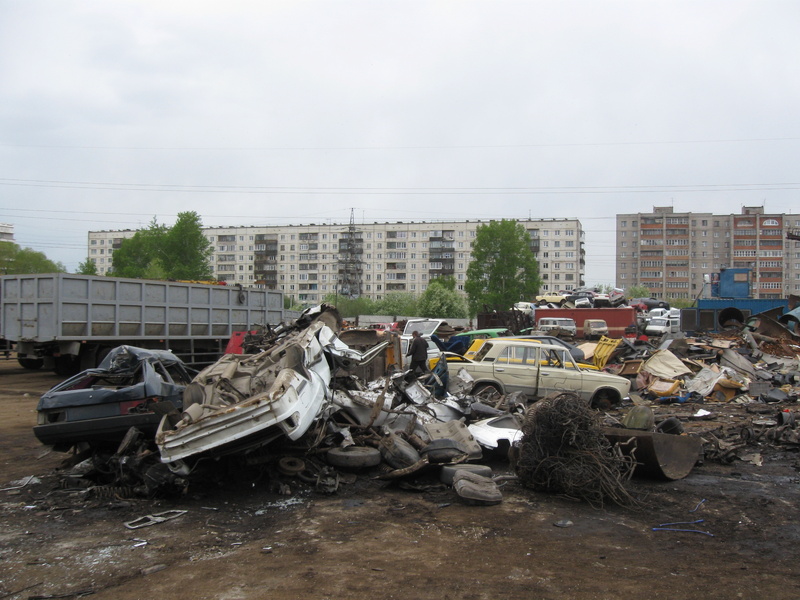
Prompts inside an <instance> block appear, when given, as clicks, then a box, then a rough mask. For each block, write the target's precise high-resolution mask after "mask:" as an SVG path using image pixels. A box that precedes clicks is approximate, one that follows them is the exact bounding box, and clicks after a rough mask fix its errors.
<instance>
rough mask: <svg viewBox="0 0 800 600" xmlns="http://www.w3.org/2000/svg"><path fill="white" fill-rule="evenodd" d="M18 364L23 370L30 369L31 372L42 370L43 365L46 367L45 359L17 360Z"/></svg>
mask: <svg viewBox="0 0 800 600" xmlns="http://www.w3.org/2000/svg"><path fill="white" fill-rule="evenodd" d="M17 362H19V364H20V366H21V367H22V368H24V369H30V370H31V371H35V370H37V369H41V368H42V365H44V359H42V358H27V357H25V358H17Z"/></svg>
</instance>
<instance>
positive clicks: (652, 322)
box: [650, 318, 667, 327]
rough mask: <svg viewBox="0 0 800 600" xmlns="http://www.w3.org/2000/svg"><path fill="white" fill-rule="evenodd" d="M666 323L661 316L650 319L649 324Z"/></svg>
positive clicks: (658, 324)
mask: <svg viewBox="0 0 800 600" xmlns="http://www.w3.org/2000/svg"><path fill="white" fill-rule="evenodd" d="M666 324H667V320H666V319H661V318H655V319H650V325H654V326H656V327H658V326H661V325H666Z"/></svg>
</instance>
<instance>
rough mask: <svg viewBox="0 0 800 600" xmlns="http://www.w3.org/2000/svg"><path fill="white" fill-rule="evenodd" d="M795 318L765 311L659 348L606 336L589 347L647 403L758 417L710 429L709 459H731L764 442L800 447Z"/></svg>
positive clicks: (799, 340) (799, 349)
mask: <svg viewBox="0 0 800 600" xmlns="http://www.w3.org/2000/svg"><path fill="white" fill-rule="evenodd" d="M795 319H796V317H794V316H793V315H792V314H791V313H789V314H787V315H784V316H783V317H780V319H776V318H774V317H772V316H770V315H768V314H765V313H761V314H758V315H754V316H752V317H750V318H749V319H747V320H746V322H739V321H731V322H729V325H730V326H729V327H728V328H726V329H724V330H723V331H722V332H720V333H709V334H707V335H699V336H696V337H692V338H685V339H674V340H669V341H667V342H665V343H664V344H662V345H661V346H659V347H655V346H653V345H652V344H650V343H648V342H642V341H636V342H634V341H631V340H627V339H625V340H608V339H604V340H601V341H600V343H598V344H596V345H588V344H584V345H582V346H581V349H583V350H584V352H586V353H588V354H589V357H590V358H593V359H594V361H595V364H599V365H601V366H604V367H606V368H607V370H610V371H612V372H615V373H617V374H618V375H622V376H625V377H628V378H629V379H631V381H632V386H631V390H632V392H636V393H635V394H634V393H632V394H631V396H632V398H633V399H634V400H635V401H636V402H637V403H639V404H650V405H654V406H658V405H670V404H675V405H685V404H698V403H702V404H704V405H705V408H704V409H702V410H703V411H705V412H702V413H701V412H699V413H697V414H698V415H708V414H711V411H713V410H714V408H715V407H717V409H718V408H719V407H722V406H728V405H731V406H734V405H735V406H741V407H743V409H744V410H746V411H747V412H748V413H751V414H756V415H758V417H757V418H756V419H753V420H751V422H750V423H748V424H746V425H742V424H738V425H737V426H736V427H734V428H733V429H731V428H730V427H725V426H723V425H719V426H717V425H714V427H711V428H708V430H707V431H706V432H704V433H703V434H702V437H703V440H704V452H705V457H706V458H707V459H716V460H721V461H723V462H729V461H731V460H733V459H734V458H735V457H737V456H738V457H741V456H745V455H746V453H747V452H749V450H748V446H753V445H754V444H758V443H759V442H763V441H769V442H770V443H771V444H772V445H779V444H780V445H789V446H791V447H794V448H796V447H800V431H798V430H797V429H796V425H795V419H794V412H793V410H792V408H791V406H790V405H791V404H795V403H797V401H798V399H800V336H798V335H797V334H796V333H795V332H794V331H793V330H790V329H789V328H788V327H787V326H786V325H793V324H794V323H795V322H796V320H795ZM706 409H711V410H706ZM764 414H771V415H772V416H771V417H768V418H764V417H763V415H764Z"/></svg>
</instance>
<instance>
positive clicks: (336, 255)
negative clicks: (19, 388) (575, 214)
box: [89, 219, 586, 303]
mask: <svg viewBox="0 0 800 600" xmlns="http://www.w3.org/2000/svg"><path fill="white" fill-rule="evenodd" d="M519 223H521V224H522V225H523V226H524V227H525V229H526V230H527V231H528V234H529V235H530V239H531V250H532V251H533V253H534V255H535V256H536V258H537V259H538V261H539V267H540V276H541V278H542V281H543V286H542V289H543V290H544V291H548V290H562V289H565V290H571V289H574V288H577V287H580V286H582V285H585V282H584V274H585V265H586V257H585V249H584V243H585V234H584V231H583V229H582V227H581V223H580V221H579V220H577V219H527V220H519ZM480 224H481V221H447V222H434V223H431V222H395V223H377V222H375V223H371V224H368V223H362V224H354V223H350V224H349V225H348V224H338V225H337V224H324V225H316V224H309V225H281V226H278V225H276V226H271V225H265V226H252V227H208V228H205V229H204V230H203V232H204V234H205V235H206V237H207V238H208V240H209V241H210V242H211V244H212V246H213V248H214V254H213V257H212V267H213V270H214V276H215V277H216V279H218V280H220V281H226V282H229V283H239V284H243V285H247V286H259V287H265V288H267V289H276V290H281V291H283V292H285V293H286V294H287V295H290V296H292V297H294V298H296V299H297V300H299V301H300V302H308V303H315V302H319V301H321V300H322V299H323V298H324V297H325V296H326V295H329V294H334V293H338V294H347V295H363V296H367V297H369V298H372V299H375V300H379V299H381V298H382V297H383V295H384V294H386V293H389V292H410V293H413V294H421V293H422V292H424V291H425V289H426V288H427V285H428V282H429V281H430V280H431V279H435V278H436V277H440V276H452V277H453V278H454V279H455V280H456V286H457V289H459V290H462V291H463V289H464V281H465V280H466V273H467V266H468V265H469V262H470V259H471V248H472V242H473V240H474V239H475V234H476V232H477V228H478V226H479V225H480ZM134 233H136V232H135V231H133V230H125V231H91V232H89V257H90V258H91V259H92V260H93V261H94V262H95V265H96V266H97V270H98V273H100V274H101V275H105V274H106V273H107V272H108V271H109V270H110V268H111V265H112V258H113V253H114V250H115V249H116V248H119V246H120V244H121V243H122V241H123V240H124V239H125V238H129V237H132V236H133V234H134Z"/></svg>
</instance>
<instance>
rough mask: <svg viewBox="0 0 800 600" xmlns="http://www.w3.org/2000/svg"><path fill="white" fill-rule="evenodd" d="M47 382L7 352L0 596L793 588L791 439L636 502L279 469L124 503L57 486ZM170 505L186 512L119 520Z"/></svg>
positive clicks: (1, 392) (737, 418)
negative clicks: (470, 501)
mask: <svg viewBox="0 0 800 600" xmlns="http://www.w3.org/2000/svg"><path fill="white" fill-rule="evenodd" d="M58 381H60V378H58V377H56V376H54V375H52V374H49V373H46V372H32V371H25V370H24V369H22V368H20V367H18V366H17V364H16V362H14V361H13V360H1V359H0V488H2V489H3V491H0V600H2V599H17V598H55V597H59V598H64V597H78V596H80V595H81V594H86V595H89V594H91V595H92V597H93V598H97V599H98V600H100V599H106V598H107V599H113V600H130V599H134V598H137V599H138V598H142V599H152V598H169V599H171V600H183V599H186V600H189V599H191V600H204V599H238V598H303V599H319V600H322V599H326V598H330V599H340V598H352V599H356V600H359V599H364V600H366V599H370V600H372V599H374V598H403V599H409V598H414V599H436V600H443V599H450V598H452V599H456V598H459V599H473V598H474V599H495V598H504V599H505V598H531V599H533V598H543V599H550V598H553V599H555V598H558V599H565V598H649V599H653V600H655V599H660V598H670V599H673V598H703V599H708V598H726V599H727V598H798V597H800V575H798V573H800V567H798V565H797V562H798V558H797V554H798V553H797V548H798V544H800V518H799V517H800V509H798V506H799V505H800V503H799V502H798V501H800V487H799V486H798V482H800V477H799V476H798V470H799V469H800V457H799V456H798V453H797V452H796V451H795V450H793V449H792V448H791V447H777V448H775V447H771V446H769V445H763V446H762V447H761V448H758V447H755V448H754V450H761V452H762V457H763V464H762V465H761V466H756V465H755V464H753V463H751V462H747V461H741V460H737V461H735V462H733V463H732V464H721V463H718V462H712V461H705V463H704V464H702V465H701V466H698V467H696V468H695V469H694V470H693V472H692V473H691V474H690V475H689V476H688V477H687V478H685V479H682V480H680V481H675V482H654V481H647V480H634V481H632V482H631V484H630V486H629V489H630V491H631V493H632V494H633V495H634V496H635V497H636V498H638V499H639V501H640V507H638V508H620V507H617V506H606V507H605V508H601V509H597V508H592V507H591V506H588V505H587V504H585V503H581V502H576V501H572V500H568V499H563V498H559V497H555V496H552V495H547V494H541V493H535V492H532V491H529V490H526V489H524V488H522V487H520V486H519V485H518V484H517V483H515V482H508V483H506V484H505V485H504V487H503V495H504V500H503V502H502V503H501V504H499V505H496V506H484V507H479V506H466V505H464V504H462V503H460V502H459V501H458V499H457V498H456V496H455V495H454V493H453V492H452V491H450V490H449V489H446V488H432V489H428V490H427V491H410V490H406V489H402V488H400V487H398V486H397V485H396V484H387V483H384V482H378V481H375V480H371V479H369V478H366V477H361V478H359V479H358V480H356V481H355V482H353V483H350V484H346V485H343V486H342V488H341V489H340V490H339V492H338V493H336V494H333V495H324V494H318V493H314V492H312V491H310V490H309V488H308V486H307V485H306V484H303V483H302V482H299V481H296V480H292V479H290V478H286V479H285V480H284V481H285V483H287V484H288V485H289V488H290V489H291V492H292V493H291V494H290V495H280V494H278V493H276V492H275V486H274V482H270V481H269V479H268V478H267V477H266V476H264V474H263V473H262V472H260V471H258V472H256V471H243V472H242V473H240V474H239V475H238V476H237V478H236V479H235V480H234V481H232V482H229V483H227V484H226V485H225V486H219V485H207V486H205V487H202V486H199V485H195V486H191V487H190V489H189V491H188V493H187V494H186V495H184V496H180V497H177V498H173V499H159V500H148V499H120V498H119V497H114V496H113V495H110V496H109V497H102V496H97V495H91V494H89V493H87V492H86V491H83V490H77V491H75V490H65V489H61V488H59V477H58V476H57V469H58V467H59V465H60V463H61V461H62V460H63V458H64V455H63V454H60V453H54V452H48V450H47V448H45V447H43V446H41V445H40V444H39V442H38V441H37V440H36V439H35V437H34V436H33V434H32V432H31V427H32V426H33V424H34V422H35V408H36V403H37V400H38V396H39V394H41V393H42V392H43V391H45V390H46V389H48V388H49V387H50V386H52V385H53V384H55V383H57V382H58ZM697 408H698V406H697V405H692V406H689V405H672V406H666V407H659V408H658V410H659V412H661V413H662V414H673V415H678V416H680V417H681V418H682V419H683V420H684V421H685V422H686V424H687V426H689V427H690V428H694V429H695V430H700V429H703V428H706V429H707V428H712V427H714V426H716V425H717V424H718V422H720V421H721V422H724V423H727V424H739V423H741V424H745V423H746V422H749V421H748V420H750V419H752V418H753V415H752V414H750V413H746V412H745V411H744V409H743V408H741V407H733V406H728V405H714V406H713V409H714V412H715V414H717V417H716V420H715V421H703V422H692V421H690V420H689V419H688V417H689V415H691V414H693V413H694V412H695V411H696V410H697ZM706 408H709V406H708V405H706ZM783 408H787V407H783ZM788 408H791V409H796V408H797V407H796V405H792V406H789V407H788ZM494 467H495V469H496V472H500V473H502V472H503V471H504V470H505V471H508V465H507V464H505V463H503V462H499V463H497V464H495V465H494ZM31 476H34V477H33V479H30V478H31ZM26 483H27V485H24V487H21V488H20V489H7V488H12V487H18V486H20V485H22V484H26ZM703 500H704V502H702V503H701V501H703ZM698 505H699V506H698ZM173 509H175V510H183V511H186V512H185V514H183V515H182V516H179V517H177V518H174V519H172V520H169V521H165V522H163V523H160V524H157V525H153V526H151V527H147V528H143V529H137V530H130V529H127V528H126V527H125V526H124V523H126V522H130V521H132V520H133V519H136V518H137V517H141V516H144V515H149V514H154V513H160V512H162V511H166V510H173ZM693 509H696V510H695V511H694V512H692V510H693ZM696 519H703V520H704V521H703V522H702V523H699V524H696V525H690V526H687V528H697V529H699V530H702V531H706V532H709V533H711V534H713V537H712V536H711V535H704V534H700V533H689V532H686V533H682V532H668V531H653V527H656V526H658V525H659V524H662V523H669V522H678V521H694V520H696ZM564 521H569V522H571V523H572V524H571V525H570V526H567V527H560V526H556V523H560V524H562V525H563V524H565V523H563V522H564Z"/></svg>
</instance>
